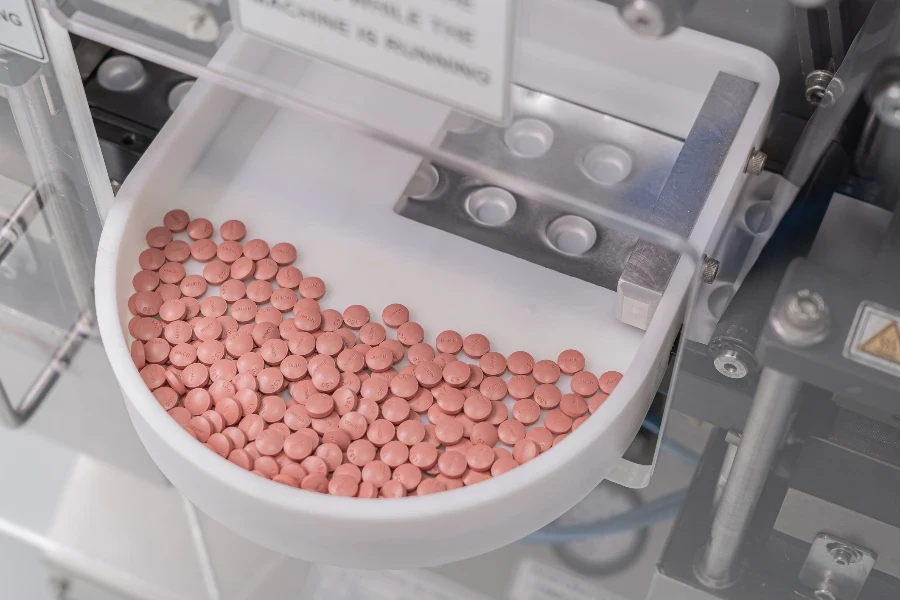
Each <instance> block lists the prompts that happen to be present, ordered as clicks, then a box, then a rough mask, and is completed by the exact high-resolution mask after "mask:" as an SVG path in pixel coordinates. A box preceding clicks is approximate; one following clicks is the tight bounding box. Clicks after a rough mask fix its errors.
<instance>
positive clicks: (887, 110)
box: [872, 82, 900, 127]
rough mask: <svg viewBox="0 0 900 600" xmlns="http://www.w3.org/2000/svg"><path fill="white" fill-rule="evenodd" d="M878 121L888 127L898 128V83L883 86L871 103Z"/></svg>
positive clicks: (899, 90) (899, 97) (899, 106)
mask: <svg viewBox="0 0 900 600" xmlns="http://www.w3.org/2000/svg"><path fill="white" fill-rule="evenodd" d="M872 106H873V108H874V109H875V114H876V115H878V119H879V120H880V121H881V122H882V123H884V124H885V125H887V126H888V127H900V82H894V83H891V84H889V85H887V86H885V87H884V88H883V89H882V90H881V91H880V92H878V94H877V95H876V96H875V99H874V100H873V102H872Z"/></svg>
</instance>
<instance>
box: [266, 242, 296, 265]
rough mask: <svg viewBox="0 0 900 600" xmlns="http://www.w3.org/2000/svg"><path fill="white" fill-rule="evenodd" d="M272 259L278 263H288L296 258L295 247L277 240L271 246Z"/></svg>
mask: <svg viewBox="0 0 900 600" xmlns="http://www.w3.org/2000/svg"><path fill="white" fill-rule="evenodd" d="M270 253H271V255H272V259H273V260H274V261H275V262H277V263H278V264H279V265H289V264H291V263H292V262H294V261H295V260H297V248H295V247H294V245H293V244H289V243H287V242H279V243H277V244H275V245H274V246H272V249H271V251H270Z"/></svg>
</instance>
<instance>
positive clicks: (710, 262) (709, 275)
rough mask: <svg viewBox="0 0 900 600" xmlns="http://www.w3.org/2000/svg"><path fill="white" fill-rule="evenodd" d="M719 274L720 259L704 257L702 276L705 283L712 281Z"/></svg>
mask: <svg viewBox="0 0 900 600" xmlns="http://www.w3.org/2000/svg"><path fill="white" fill-rule="evenodd" d="M718 274H719V261H717V260H716V259H714V258H710V257H708V256H704V257H703V272H702V275H701V278H702V279H703V283H712V282H714V281H715V280H716V275H718Z"/></svg>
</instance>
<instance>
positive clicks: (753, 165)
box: [744, 148, 769, 175]
mask: <svg viewBox="0 0 900 600" xmlns="http://www.w3.org/2000/svg"><path fill="white" fill-rule="evenodd" d="M768 159H769V156H768V155H767V154H766V153H765V152H761V151H759V150H757V149H756V148H754V149H753V150H751V151H750V156H749V157H747V165H746V166H745V167H744V170H745V171H746V172H747V173H749V174H751V175H759V174H760V173H762V172H763V169H765V168H766V161H767V160H768Z"/></svg>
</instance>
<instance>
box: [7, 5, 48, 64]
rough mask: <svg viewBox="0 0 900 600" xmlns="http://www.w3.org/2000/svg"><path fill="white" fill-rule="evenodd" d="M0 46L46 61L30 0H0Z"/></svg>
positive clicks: (45, 53)
mask: <svg viewBox="0 0 900 600" xmlns="http://www.w3.org/2000/svg"><path fill="white" fill-rule="evenodd" d="M0 48H5V49H7V50H12V51H13V52H16V53H18V54H21V55H22V56H27V57H28V58H33V59H35V60H39V61H41V62H47V51H46V50H45V49H44V40H43V38H42V37H41V33H40V30H39V29H38V26H37V17H36V16H35V14H34V7H33V6H32V5H31V0H0Z"/></svg>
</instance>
